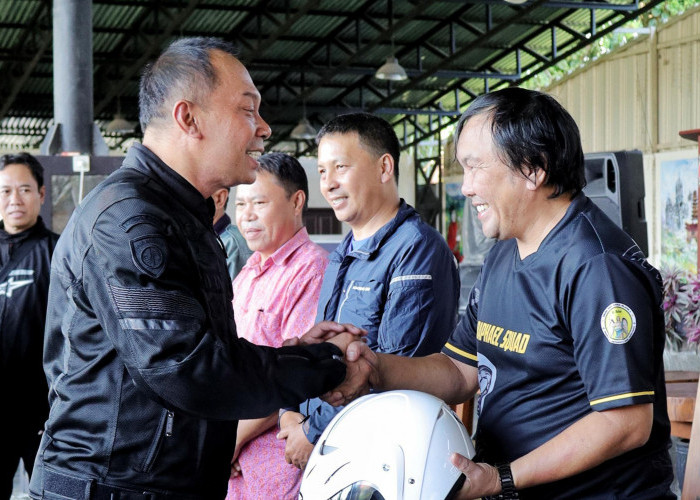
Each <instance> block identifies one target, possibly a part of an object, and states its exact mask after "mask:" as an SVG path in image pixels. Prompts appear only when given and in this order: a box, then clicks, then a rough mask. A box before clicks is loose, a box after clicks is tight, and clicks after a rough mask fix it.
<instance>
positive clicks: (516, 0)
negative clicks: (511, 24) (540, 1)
mask: <svg viewBox="0 0 700 500" xmlns="http://www.w3.org/2000/svg"><path fill="white" fill-rule="evenodd" d="M506 2H508V3H514V4H516V5H519V4H521V3H525V2H527V0H506Z"/></svg>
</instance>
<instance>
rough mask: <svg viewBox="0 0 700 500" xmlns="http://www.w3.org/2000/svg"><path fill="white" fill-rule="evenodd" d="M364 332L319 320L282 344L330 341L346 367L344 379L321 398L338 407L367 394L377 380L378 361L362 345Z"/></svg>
mask: <svg viewBox="0 0 700 500" xmlns="http://www.w3.org/2000/svg"><path fill="white" fill-rule="evenodd" d="M366 335H367V331H366V330H363V329H362V328H358V327H356V326H354V325H351V324H349V323H336V322H334V321H322V322H320V323H317V324H316V325H314V326H313V327H311V329H310V330H309V331H308V332H306V333H305V334H304V335H303V336H301V337H299V338H295V339H291V340H288V341H286V342H285V344H284V345H308V344H316V343H319V342H330V343H331V344H333V345H335V346H336V347H338V348H339V349H340V350H341V351H343V355H344V356H343V361H344V362H345V366H346V373H345V380H344V381H343V382H342V383H341V384H340V385H339V386H338V387H336V388H335V389H333V390H332V391H330V392H327V393H326V394H324V395H323V396H321V399H323V400H324V401H326V402H327V403H329V404H331V405H333V406H340V405H344V404H347V403H349V402H350V401H352V400H354V399H357V398H358V397H360V396H363V395H365V394H368V393H369V391H370V388H371V387H373V386H374V385H376V382H377V378H378V359H377V356H376V354H375V353H374V352H372V350H371V349H370V348H369V347H367V344H366V343H365V336H366Z"/></svg>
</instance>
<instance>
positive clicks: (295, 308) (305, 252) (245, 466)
mask: <svg viewBox="0 0 700 500" xmlns="http://www.w3.org/2000/svg"><path fill="white" fill-rule="evenodd" d="M259 161H260V166H259V168H258V172H257V178H256V180H255V182H254V183H253V184H250V185H240V186H238V188H237V191H236V224H237V226H238V228H239V229H240V231H241V233H242V234H243V237H244V238H245V239H246V242H247V243H248V246H249V247H250V249H251V250H253V251H254V253H253V255H252V256H251V257H250V258H249V259H248V262H247V263H246V265H245V266H244V267H243V269H242V270H241V272H240V273H239V274H238V276H237V277H236V279H235V280H234V281H233V309H234V316H235V319H236V328H237V330H238V334H239V336H241V337H243V338H245V339H246V340H249V341H251V342H253V343H255V344H261V345H268V346H272V347H278V346H281V345H282V342H283V341H285V340H287V339H292V338H296V337H299V336H301V335H303V334H304V332H306V331H307V330H308V329H309V328H311V327H312V326H313V325H314V319H315V316H316V306H317V303H318V296H319V292H320V289H321V282H322V281H323V272H324V270H325V269H326V265H327V263H328V258H327V257H328V253H327V252H326V251H325V250H324V249H322V248H321V247H320V246H318V245H316V244H315V243H313V242H312V241H311V240H310V239H309V235H308V233H307V232H306V228H305V227H304V222H303V220H302V213H303V210H304V208H305V206H306V200H307V198H308V194H309V188H308V181H307V178H306V173H305V172H304V169H303V168H302V166H301V165H300V164H299V162H298V161H297V160H296V159H295V158H293V157H291V156H289V155H286V154H282V153H270V154H266V155H264V156H262V157H260V160H259ZM276 424H277V413H274V414H272V415H269V416H268V417H266V418H261V419H256V420H241V421H240V422H239V423H238V434H237V440H236V450H235V453H234V456H233V460H232V467H231V479H230V481H229V489H228V495H227V497H226V498H227V500H234V499H240V500H244V499H256V498H276V499H287V498H289V499H296V498H297V495H298V491H299V483H300V482H301V471H300V470H299V469H297V468H296V467H294V466H293V465H290V464H287V462H286V461H285V458H284V446H285V442H284V441H279V440H277V439H276V437H275V435H276V432H277V429H276Z"/></svg>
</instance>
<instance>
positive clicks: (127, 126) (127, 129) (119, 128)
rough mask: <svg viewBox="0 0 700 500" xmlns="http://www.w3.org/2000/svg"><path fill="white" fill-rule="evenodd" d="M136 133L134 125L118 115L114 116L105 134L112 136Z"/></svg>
mask: <svg viewBox="0 0 700 500" xmlns="http://www.w3.org/2000/svg"><path fill="white" fill-rule="evenodd" d="M133 131H134V124H133V123H131V122H130V121H128V120H125V119H124V117H123V116H122V115H121V114H120V113H117V114H116V115H114V119H113V120H112V121H111V122H109V123H108V124H107V126H106V127H105V132H107V133H110V134H120V135H122V134H130V133H132V132H133Z"/></svg>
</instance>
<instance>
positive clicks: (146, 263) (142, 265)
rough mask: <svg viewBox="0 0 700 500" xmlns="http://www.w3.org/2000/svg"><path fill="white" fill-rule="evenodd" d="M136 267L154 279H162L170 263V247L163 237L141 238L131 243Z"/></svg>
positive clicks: (132, 257)
mask: <svg viewBox="0 0 700 500" xmlns="http://www.w3.org/2000/svg"><path fill="white" fill-rule="evenodd" d="M129 243H130V244H131V259H132V260H133V262H134V265H135V266H136V267H137V268H138V269H139V270H141V271H142V272H144V273H146V274H147V275H149V276H152V277H154V278H158V277H160V275H161V274H163V271H164V270H165V265H166V264H167V262H168V245H167V244H166V243H165V238H163V237H161V236H141V237H139V238H136V239H133V240H131V241H130V242H129Z"/></svg>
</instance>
